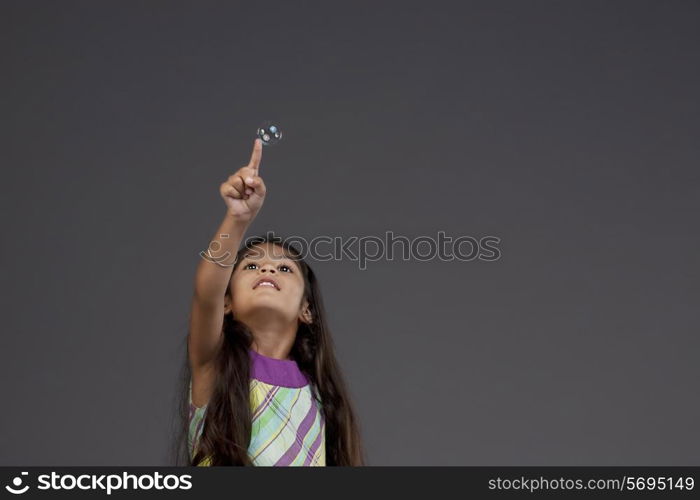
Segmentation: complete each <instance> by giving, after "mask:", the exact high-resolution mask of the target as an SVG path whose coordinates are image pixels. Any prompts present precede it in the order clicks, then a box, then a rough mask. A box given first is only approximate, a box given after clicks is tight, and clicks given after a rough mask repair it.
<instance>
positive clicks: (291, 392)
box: [188, 349, 326, 466]
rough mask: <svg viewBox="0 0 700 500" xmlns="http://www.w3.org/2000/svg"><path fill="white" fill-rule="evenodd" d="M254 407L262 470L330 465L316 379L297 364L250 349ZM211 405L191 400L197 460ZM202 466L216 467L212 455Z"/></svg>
mask: <svg viewBox="0 0 700 500" xmlns="http://www.w3.org/2000/svg"><path fill="white" fill-rule="evenodd" d="M249 352H250V356H251V374H250V409H251V413H252V415H253V421H252V429H251V430H252V432H251V440H250V446H249V447H248V456H249V457H250V459H251V461H252V462H253V465H256V466H324V465H326V447H325V433H324V431H325V423H324V421H323V416H322V413H321V406H320V404H319V403H318V401H317V400H316V399H315V398H314V397H313V392H312V390H311V385H310V381H309V380H308V378H307V377H306V376H305V375H304V374H303V373H302V372H301V371H300V370H299V367H298V365H297V363H296V361H293V360H286V359H276V358H269V357H267V356H263V355H262V354H259V353H257V352H256V351H255V350H253V349H250V350H249ZM206 410H207V405H205V406H202V407H197V406H195V405H194V404H193V403H192V381H190V396H189V434H188V450H189V452H190V456H191V457H194V454H195V452H196V450H197V445H198V443H199V440H200V439H201V437H202V432H203V430H204V424H205V421H206V418H205V417H206ZM201 465H210V462H209V457H207V458H206V459H205V460H204V462H203V463H202V464H201Z"/></svg>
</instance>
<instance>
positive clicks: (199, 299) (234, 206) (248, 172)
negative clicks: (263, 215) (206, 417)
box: [188, 139, 266, 392]
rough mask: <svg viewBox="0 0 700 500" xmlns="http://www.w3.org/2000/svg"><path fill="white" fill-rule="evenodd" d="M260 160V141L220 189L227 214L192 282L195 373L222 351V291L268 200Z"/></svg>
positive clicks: (191, 335)
mask: <svg viewBox="0 0 700 500" xmlns="http://www.w3.org/2000/svg"><path fill="white" fill-rule="evenodd" d="M261 157H262V142H261V141H260V139H256V140H255V143H254V147H253V153H252V155H251V158H250V162H249V163H248V165H246V166H244V167H242V168H240V169H239V170H238V171H237V172H236V173H235V174H233V175H231V176H230V177H229V178H228V179H227V180H226V181H225V182H223V183H222V184H221V186H220V187H219V193H220V195H221V197H222V198H223V199H224V202H225V203H226V214H225V215H224V219H223V221H222V222H221V224H220V225H219V228H218V230H217V231H216V233H215V234H214V236H213V238H212V239H211V242H210V243H209V246H208V248H207V249H206V250H204V251H203V252H202V254H201V255H202V258H201V259H200V261H199V263H198V265H197V270H196V274H195V279H194V294H193V297H192V310H191V315H190V325H189V335H188V351H189V362H190V367H191V368H192V371H193V374H194V373H203V372H206V371H207V368H208V367H209V365H210V364H211V363H212V361H213V360H214V359H215V358H216V355H217V353H218V351H219V349H220V347H221V342H222V326H223V320H224V293H225V292H226V288H227V287H228V286H229V282H230V280H231V273H232V272H233V264H234V259H235V256H236V253H237V251H238V248H239V246H240V245H241V242H242V241H243V238H244V236H245V233H246V230H247V229H248V226H249V225H250V224H251V222H252V221H253V219H254V218H255V216H256V215H257V213H258V211H259V210H260V208H261V207H262V204H263V201H264V200H265V193H266V188H265V183H264V182H263V180H262V178H261V177H260V176H259V167H260V159H261ZM197 385H199V384H197ZM194 391H195V389H194V388H193V392H194Z"/></svg>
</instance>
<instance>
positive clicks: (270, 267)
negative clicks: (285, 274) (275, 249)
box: [260, 264, 275, 274]
mask: <svg viewBox="0 0 700 500" xmlns="http://www.w3.org/2000/svg"><path fill="white" fill-rule="evenodd" d="M260 271H261V272H263V273H264V272H265V271H270V272H271V273H272V274H275V268H274V267H273V266H272V265H270V264H268V265H266V266H263V267H261V268H260Z"/></svg>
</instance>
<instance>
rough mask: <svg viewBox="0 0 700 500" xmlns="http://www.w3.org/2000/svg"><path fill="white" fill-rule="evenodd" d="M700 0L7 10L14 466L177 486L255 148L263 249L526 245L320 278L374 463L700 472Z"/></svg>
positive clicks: (348, 266) (3, 24)
mask: <svg viewBox="0 0 700 500" xmlns="http://www.w3.org/2000/svg"><path fill="white" fill-rule="evenodd" d="M699 24H700V4H698V3H697V2H692V1H672V2H640V1H629V2H622V1H616V2H610V1H605V2H599V1H586V2H573V1H565V2H562V1H527V2H525V1H508V2H504V1H500V2H494V1H490V0H489V1H480V2H473V1H472V2H462V1H460V2H407V1H401V2H357V1H353V2H342V3H341V2H320V1H319V2H294V1H288V2H272V1H264V2H223V1H219V2H204V1H197V2H172V1H168V2H165V1H159V2H153V1H151V2H135V1H134V2H91V1H85V2H75V1H62V2H49V1H45V2H36V1H34V2H23V1H10V2H8V1H4V2H2V6H1V7H0V37H1V38H2V45H1V46H2V68H3V78H2V80H1V81H0V84H1V85H2V89H1V93H0V99H2V101H1V106H2V117H3V119H2V133H1V134H0V137H1V139H0V140H1V141H2V144H1V146H2V169H3V170H2V182H1V185H2V207H1V208H2V210H1V211H0V214H1V215H0V217H2V228H3V245H2V259H1V262H2V282H3V283H4V285H5V291H4V294H3V300H2V317H3V334H2V337H1V339H0V353H1V355H0V356H1V357H0V366H1V368H0V370H2V371H1V372H0V384H1V387H2V395H3V403H2V412H1V415H2V416H1V417H0V428H1V429H2V431H1V432H0V465H19V464H25V465H87V464H94V465H160V464H165V463H166V449H167V445H168V443H169V437H170V428H169V427H168V422H169V419H170V416H171V414H172V412H173V398H174V393H175V387H176V379H177V373H178V370H179V368H180V366H181V362H182V360H183V359H184V358H183V357H182V354H183V348H184V344H183V339H184V336H185V335H186V333H187V317H188V315H189V301H190V297H191V294H192V281H193V277H194V270H195V266H196V264H197V261H198V259H199V256H198V252H199V251H200V250H202V249H204V248H206V245H207V243H208V241H209V238H210V237H211V236H212V235H213V233H214V231H215V230H216V228H217V227H218V225H219V223H220V221H221V219H222V217H223V214H224V210H225V208H224V204H223V201H222V200H221V198H220V197H219V193H218V187H219V184H220V183H221V182H223V181H224V180H225V178H226V177H227V176H228V175H230V174H231V173H233V172H234V171H235V170H237V169H238V168H239V167H240V166H242V165H244V164H245V163H247V161H248V159H249V156H250V151H251V148H252V141H253V137H254V132H255V129H256V127H257V126H258V124H259V123H260V122H262V121H263V120H265V119H273V120H278V122H279V124H280V125H281V126H282V128H283V131H284V133H285V137H284V139H283V141H282V143H280V144H279V146H275V147H273V148H265V150H264V153H263V159H262V164H261V167H260V173H261V175H262V176H263V178H264V179H265V181H266V184H267V187H268V196H267V199H266V202H265V205H264V207H263V209H262V211H261V213H260V215H259V217H258V219H256V221H255V223H254V225H253V227H252V228H251V232H250V233H249V234H250V235H253V234H260V233H263V232H264V231H266V230H273V231H275V232H277V233H279V234H282V235H285V236H291V235H295V236H303V237H307V238H311V237H314V236H319V235H330V236H349V235H374V236H380V237H382V236H383V235H384V234H385V232H386V231H393V232H394V233H395V234H401V235H405V236H408V237H411V238H413V237H417V236H432V237H436V236H437V232H438V231H445V233H446V234H447V235H449V236H452V237H458V236H463V235H468V236H474V237H476V238H480V237H483V236H487V235H492V236H497V237H498V238H500V239H501V243H500V244H499V248H500V249H501V252H502V255H501V258H500V259H499V260H497V261H494V262H485V261H479V260H475V261H471V262H460V261H456V260H454V261H440V260H432V261H429V262H420V261H418V260H415V259H414V260H410V261H402V260H394V261H387V260H384V261H379V262H374V263H369V265H368V267H367V269H366V270H364V271H361V270H359V267H358V263H357V262H353V261H351V260H349V259H346V260H343V261H340V262H337V261H335V262H314V261H311V264H312V266H313V267H314V269H315V270H316V271H317V273H318V275H319V277H320V280H321V285H322V289H323V292H324V299H325V302H326V306H327V309H328V313H329V318H330V325H331V328H332V331H333V335H334V338H335V341H336V345H337V351H338V356H339V357H340V360H341V363H342V366H343V369H344V372H345V374H346V377H347V379H348V382H349V385H350V388H351V391H352V394H353V397H354V398H355V402H356V405H357V408H358V412H359V414H360V419H361V424H362V429H363V433H364V437H365V440H366V446H367V451H368V458H369V462H370V464H371V465H543V464H553V465H583V464H585V465H622V464H627V465H659V464H665V465H698V464H700V435H699V431H698V421H700V403H699V402H698V397H697V394H698V381H699V380H700V363H698V351H699V348H700V340H699V339H698V331H699V328H698V327H699V326H700V318H699V316H698V304H699V300H698V299H700V288H699V285H698V283H699V280H698V278H700V276H699V269H700V266H699V258H698V244H699V243H700V237H699V233H698V231H697V221H696V218H697V217H696V214H697V213H698V211H699V210H700V196H698V195H699V194H700V190H699V187H700V182H699V181H700V175H699V174H698V164H699V161H698V160H699V156H700V155H699V153H698V144H699V141H698V139H699V137H698V135H699V134H698V132H699V130H700V129H699V128H698V126H699V125H700V119H699V118H700V115H699V114H698V111H699V106H698V98H697V89H698V87H700V70H699V68H698V60H699V58H698V56H700V37H699V35H698V31H697V27H698V25H699Z"/></svg>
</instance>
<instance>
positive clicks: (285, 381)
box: [248, 348, 309, 387]
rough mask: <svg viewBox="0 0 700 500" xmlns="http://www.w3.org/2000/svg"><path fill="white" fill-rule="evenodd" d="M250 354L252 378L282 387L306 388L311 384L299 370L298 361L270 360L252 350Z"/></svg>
mask: <svg viewBox="0 0 700 500" xmlns="http://www.w3.org/2000/svg"><path fill="white" fill-rule="evenodd" d="M248 352H249V353H250V361H251V365H250V376H251V378H254V379H257V380H259V381H260V382H264V383H266V384H270V385H279V386H281V387H304V386H305V385H308V384H309V379H308V378H307V377H306V375H304V374H303V373H302V372H301V370H299V366H298V365H297V362H296V361H294V360H292V359H277V358H269V357H267V356H263V355H262V354H260V353H259V352H257V351H255V350H254V349H250V348H249V349H248Z"/></svg>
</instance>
